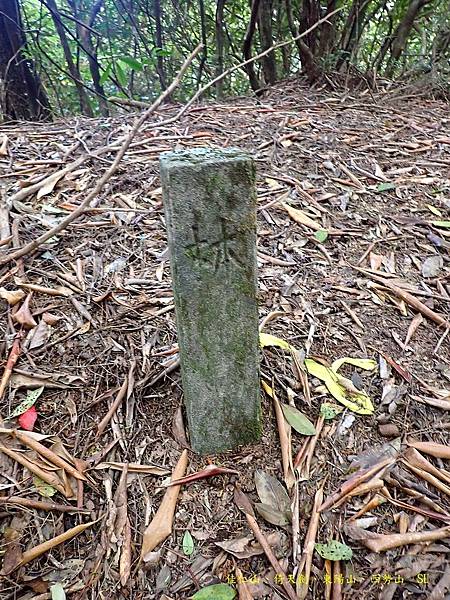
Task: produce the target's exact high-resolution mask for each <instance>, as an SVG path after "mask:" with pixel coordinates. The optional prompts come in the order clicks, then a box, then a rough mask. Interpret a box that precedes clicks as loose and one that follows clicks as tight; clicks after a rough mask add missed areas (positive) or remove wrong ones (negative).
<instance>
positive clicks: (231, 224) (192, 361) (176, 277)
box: [160, 148, 260, 453]
mask: <svg viewBox="0 0 450 600" xmlns="http://www.w3.org/2000/svg"><path fill="white" fill-rule="evenodd" d="M160 165H161V178H162V186H163V200H164V209H165V215H166V226H167V234H168V240H169V250H170V260H171V270H172V279H173V288H174V296H175V308H176V317H177V329H178V339H179V345H180V360H181V376H182V381H183V391H184V398H185V403H186V410H187V416H188V425H189V431H190V437H191V444H192V448H193V449H194V450H195V451H196V452H201V453H214V452H220V451H222V450H226V449H229V448H233V447H235V446H237V445H239V444H246V443H249V442H253V441H255V440H257V439H258V438H259V435H260V398H259V344H258V307H257V275H256V193H255V182H254V165H253V161H252V159H251V158H250V157H248V156H247V155H245V154H243V153H242V152H241V151H239V150H236V149H225V150H211V149H208V148H205V149H203V148H201V149H200V148H199V149H195V150H189V151H184V150H183V151H176V152H164V153H163V154H161V156H160Z"/></svg>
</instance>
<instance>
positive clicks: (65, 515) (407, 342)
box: [0, 82, 450, 600]
mask: <svg viewBox="0 0 450 600" xmlns="http://www.w3.org/2000/svg"><path fill="white" fill-rule="evenodd" d="M174 111H175V108H174V107H173V106H171V105H165V106H164V107H163V108H162V109H160V110H159V112H158V113H157V114H156V115H154V117H153V122H152V128H151V129H150V128H149V127H148V126H144V127H143V128H142V130H141V131H140V133H139V135H138V137H137V138H136V140H135V141H134V142H133V144H132V147H131V149H130V150H129V151H128V152H127V154H126V156H125V158H124V160H123V161H122V163H121V165H120V167H119V169H118V171H117V172H116V173H115V175H114V176H113V177H112V179H111V180H110V181H109V183H108V184H107V186H106V188H105V189H104V190H103V192H102V193H101V194H100V195H99V196H98V197H97V198H96V200H95V202H94V203H93V204H92V208H91V209H90V210H89V211H88V212H87V213H86V214H85V215H84V216H83V217H82V218H80V219H78V220H77V221H75V222H73V223H72V224H71V225H69V226H68V227H67V228H66V229H64V230H63V231H61V232H59V233H58V234H57V235H56V236H55V237H53V238H51V239H50V240H49V241H48V242H46V243H45V244H43V245H42V246H40V247H39V248H38V249H37V250H36V251H34V252H32V253H30V254H28V255H26V256H24V257H22V258H20V259H18V260H16V261H13V262H8V261H6V260H4V259H5V257H6V256H7V255H8V253H9V252H11V251H12V249H13V248H17V247H19V246H21V245H23V244H25V243H27V242H29V241H31V240H33V239H35V238H36V237H37V236H38V235H40V234H42V233H43V232H45V231H47V230H48V229H49V228H51V227H53V226H54V225H55V224H56V223H58V221H59V220H60V219H61V218H62V217H63V216H66V215H67V214H68V213H69V212H70V211H72V210H74V209H75V208H76V206H77V205H78V204H79V203H80V202H81V201H82V200H83V198H84V197H85V196H86V194H87V193H88V192H89V191H90V190H91V189H92V188H93V186H94V185H95V183H96V182H97V181H98V178H99V176H100V174H101V173H102V172H103V171H104V169H105V168H107V167H108V166H109V165H110V164H111V161H112V159H113V157H114V152H115V151H117V148H118V142H117V140H119V139H120V138H121V137H122V136H123V135H124V134H126V133H127V131H128V130H129V127H130V123H131V121H132V116H131V115H129V114H124V115H122V116H121V117H120V118H119V117H117V118H113V119H110V120H105V119H102V120H89V119H73V120H70V121H65V122H62V121H60V122H55V123H52V124H20V125H18V124H6V125H4V126H2V127H1V128H0V186H1V189H2V197H1V200H0V233H1V242H0V265H1V266H0V322H1V331H2V336H1V339H0V359H1V366H2V369H1V375H0V377H1V384H0V419H1V420H2V422H1V430H0V432H1V433H0V465H1V466H0V534H1V549H0V558H1V559H2V571H1V578H0V588H1V592H0V594H1V598H2V600H9V599H13V598H14V599H16V598H17V599H19V598H20V599H21V600H28V599H30V600H31V599H32V598H33V599H35V600H36V599H42V600H43V599H46V598H52V597H53V598H56V599H59V598H64V597H65V596H66V597H70V598H76V599H80V600H81V599H82V598H89V599H94V598H95V599H99V598H130V599H144V598H145V599H151V598H161V599H165V600H169V599H172V600H181V599H186V598H190V597H191V596H193V595H194V594H196V593H197V594H198V591H199V590H202V589H203V588H207V587H208V586H210V585H217V584H226V585H222V587H220V588H214V589H216V590H217V592H216V595H215V596H214V595H211V593H209V595H205V596H201V595H198V596H197V597H198V598H201V597H205V598H216V599H217V600H219V598H222V597H223V598H225V599H227V598H232V597H233V595H230V590H229V589H226V586H231V587H232V588H234V589H236V593H237V594H238V595H239V598H240V599H244V600H248V599H251V598H273V599H280V598H305V597H309V598H323V597H325V598H332V599H334V600H338V599H340V598H353V597H358V598H382V599H384V600H388V599H390V598H417V599H425V598H427V599H432V600H433V599H434V600H438V599H440V598H445V597H447V595H446V594H448V590H449V589H450V566H449V560H448V557H449V553H450V469H449V460H450V449H449V445H448V432H449V429H450V418H449V417H448V415H449V412H448V411H450V391H449V390H450V383H449V382H450V352H449V339H450V335H449V326H450V325H449V321H450V310H449V308H450V281H449V274H450V263H449V253H448V249H449V247H450V237H449V236H450V229H449V208H450V118H449V113H448V105H446V104H445V103H444V102H442V101H441V100H438V99H433V98H429V97H426V96H422V97H415V96H414V94H412V95H405V94H404V93H402V92H401V91H395V90H393V91H390V92H384V93H381V92H380V93H377V94H376V95H371V94H369V93H366V94H363V95H359V96H351V95H348V94H344V93H340V92H330V91H327V90H321V91H316V92H314V93H311V92H310V91H306V90H305V89H302V88H301V85H300V84H299V83H298V82H286V83H284V84H283V85H280V86H279V87H278V88H275V89H273V90H271V92H270V93H269V94H267V95H266V96H264V97H262V98H261V99H259V100H254V99H249V98H242V99H237V100H233V101H230V102H226V103H223V104H213V103H205V104H202V105H199V106H196V107H195V108H193V109H191V110H190V111H189V113H188V114H187V115H185V116H183V117H182V119H181V120H180V121H178V122H175V123H173V124H171V125H169V126H161V127H157V126H156V127H155V121H157V120H163V119H164V118H166V117H167V116H168V115H171V114H173V113H174ZM231 145H232V146H239V147H242V148H246V149H248V150H249V151H250V152H251V153H252V155H253V156H254V158H255V160H256V163H257V169H258V199H259V202H258V229H259V231H258V233H259V236H258V260H259V286H260V316H261V329H262V331H263V333H265V334H266V335H272V336H276V339H275V340H274V339H273V338H267V337H266V341H267V340H269V341H270V340H271V343H270V344H268V345H266V346H265V347H264V349H263V350H262V365H261V371H262V379H263V391H262V400H263V419H264V433H263V438H262V441H261V443H260V444H257V445H255V446H253V447H244V448H241V449H239V451H236V452H233V453H231V452H230V453H228V454H225V455H220V456H212V457H207V458H205V457H200V456H196V455H193V454H192V453H191V452H189V450H188V442H187V441H186V435H187V434H186V432H185V428H184V424H183V412H182V409H181V406H182V391H181V384H180V375H179V371H178V357H177V337H176V329H175V324H174V306H173V295H172V290H171V280H170V271H169V266H168V259H167V252H166V237H165V229H164V219H163V210H162V201H161V189H160V182H159V176H158V155H159V153H160V152H162V151H163V150H170V149H174V148H192V147H196V146H219V147H220V146H231ZM280 340H281V341H280ZM283 341H284V342H287V343H289V344H290V346H289V347H287V345H286V346H285V347H284V348H283V347H281V346H283V343H282V342H283ZM273 342H274V343H275V345H273ZM277 344H278V345H277ZM345 357H347V358H348V357H351V358H354V359H357V362H356V363H353V364H352V363H348V362H347V363H344V364H343V365H342V367H341V369H340V371H339V376H340V377H341V378H340V379H339V380H338V384H340V385H339V386H338V388H339V393H340V395H341V398H340V399H341V400H342V399H343V398H344V400H345V399H346V400H347V405H348V403H349V402H350V403H351V401H352V399H355V398H357V397H360V396H361V393H362V390H364V394H363V396H364V398H365V399H366V401H367V402H368V403H369V404H372V405H373V407H374V411H372V410H370V409H369V410H367V411H362V412H363V413H364V412H365V413H367V414H358V413H355V412H354V411H352V410H351V409H350V408H348V406H347V407H346V406H344V405H342V403H339V402H336V399H335V398H333V396H332V395H331V394H330V389H333V387H332V385H331V384H330V382H329V381H328V387H326V385H324V383H325V384H327V382H326V381H324V380H323V379H322V380H321V379H320V378H317V377H316V376H314V373H311V372H309V373H308V369H307V368H306V367H305V365H307V364H308V362H307V361H306V362H305V358H307V359H313V360H314V361H315V364H319V365H322V366H324V367H325V371H326V372H327V373H328V375H329V376H330V367H331V365H332V364H333V362H334V361H335V360H337V359H341V358H345ZM362 359H364V360H366V362H365V363H364V362H363V363H361V362H360V361H361V360H362ZM367 360H369V362H367ZM358 361H359V362H358ZM364 365H365V366H366V367H368V368H367V369H362V368H360V367H361V366H364ZM374 366H375V368H374ZM332 373H334V371H332ZM334 376H335V375H332V374H331V377H334ZM344 376H345V379H344V378H343V377H344ZM335 391H336V390H335ZM338 395H339V394H338ZM289 404H290V405H291V406H295V407H296V408H297V409H298V410H300V411H301V412H302V413H303V415H304V416H305V417H307V419H309V421H308V422H307V423H306V421H304V422H303V424H302V426H303V427H304V426H305V423H306V426H307V427H308V426H309V427H310V426H311V423H312V424H314V428H313V430H312V431H309V433H310V434H311V433H312V435H308V436H305V435H301V434H300V433H298V431H296V430H295V428H291V427H290V425H288V424H287V421H286V420H285V418H284V416H285V415H286V408H285V407H286V405H289ZM283 406H284V408H283ZM340 409H342V410H341V411H340V412H339V410H340ZM360 412H361V411H360ZM309 422H311V423H309ZM308 423H309V425H308ZM186 448H187V450H186ZM215 467H218V469H216V468H215ZM221 469H222V470H223V471H221ZM193 474H194V476H193V477H191V478H190V479H189V480H188V481H186V482H184V483H183V484H182V485H174V486H169V487H168V486H167V484H168V482H169V481H170V477H171V476H172V479H178V478H179V477H183V476H184V475H193ZM195 474H197V475H195ZM330 541H334V542H339V543H341V544H344V546H339V544H335V546H336V548H335V551H334V554H333V551H332V550H330V548H329V547H328V554H327V550H326V548H327V547H326V546H325V550H324V548H323V546H317V547H315V546H314V544H315V543H318V544H325V545H326V544H328V543H329V542H330ZM330 552H331V554H330ZM321 553H322V554H325V556H328V558H322V557H321V555H320V554H321ZM221 593H223V594H225V595H223V596H220V594H221ZM227 594H228V595H227ZM231 594H233V592H231Z"/></svg>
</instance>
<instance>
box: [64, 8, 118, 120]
mask: <svg viewBox="0 0 450 600" xmlns="http://www.w3.org/2000/svg"><path fill="white" fill-rule="evenodd" d="M67 1H68V3H69V5H70V6H71V8H72V11H73V13H74V15H73V16H74V17H75V18H76V19H77V33H78V36H79V39H80V41H81V46H82V48H83V50H84V52H85V53H86V55H87V59H88V63H89V70H90V72H91V78H92V83H93V85H94V90H95V93H96V94H97V96H98V106H99V109H100V114H101V115H102V116H103V117H107V116H108V115H109V110H108V103H107V101H106V98H105V90H104V89H103V85H102V84H101V83H100V65H99V63H98V59H97V50H96V48H95V47H94V44H93V43H92V32H91V30H90V29H89V28H91V27H92V26H93V24H94V21H95V19H96V18H97V15H98V13H99V12H100V9H101V7H102V5H103V2H104V0H97V1H96V2H95V3H94V5H93V6H92V8H91V11H90V14H89V16H88V17H86V18H85V19H84V21H83V18H82V15H81V14H80V10H79V6H78V0H67ZM86 25H87V27H86Z"/></svg>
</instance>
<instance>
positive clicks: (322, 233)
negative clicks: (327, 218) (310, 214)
mask: <svg viewBox="0 0 450 600" xmlns="http://www.w3.org/2000/svg"><path fill="white" fill-rule="evenodd" d="M314 237H315V238H316V240H317V241H318V242H320V243H321V244H323V242H324V241H325V240H326V239H327V238H328V231H327V230H326V229H319V231H316V233H315V234H314Z"/></svg>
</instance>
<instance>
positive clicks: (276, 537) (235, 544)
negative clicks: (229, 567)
mask: <svg viewBox="0 0 450 600" xmlns="http://www.w3.org/2000/svg"><path fill="white" fill-rule="evenodd" d="M286 539H287V538H286V535H285V534H283V532H281V531H274V532H272V533H269V534H268V535H267V543H268V544H269V545H270V546H271V548H281V547H282V546H284V544H285V543H286ZM215 544H216V546H218V547H219V548H222V550H225V552H228V553H229V554H232V555H233V556H235V557H236V558H239V559H244V558H251V557H252V556H258V555H259V554H264V550H263V548H262V546H261V544H259V543H258V542H257V541H255V540H254V539H253V538H252V537H250V536H245V537H238V538H234V539H231V540H225V541H223V542H215Z"/></svg>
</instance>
